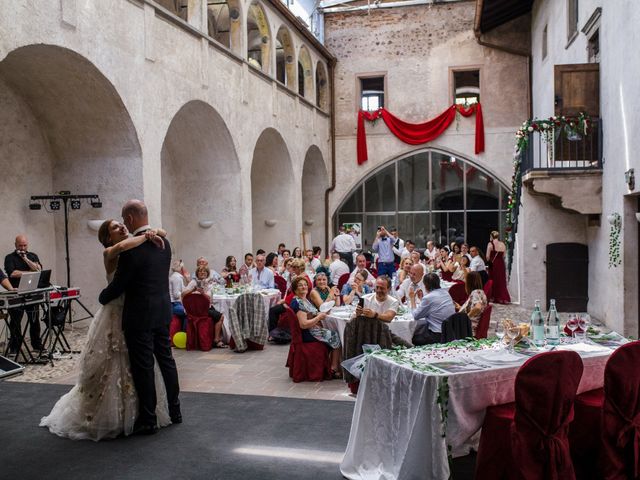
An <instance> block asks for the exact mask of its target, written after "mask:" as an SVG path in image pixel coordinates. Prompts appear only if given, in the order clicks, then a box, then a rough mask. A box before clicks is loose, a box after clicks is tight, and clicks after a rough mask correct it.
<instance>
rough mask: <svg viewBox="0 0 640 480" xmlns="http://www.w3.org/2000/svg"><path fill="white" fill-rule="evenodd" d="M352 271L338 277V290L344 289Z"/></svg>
mask: <svg viewBox="0 0 640 480" xmlns="http://www.w3.org/2000/svg"><path fill="white" fill-rule="evenodd" d="M350 276H351V274H350V273H343V274H342V275H340V278H339V279H338V290H340V291H342V287H344V286H345V284H346V283H347V282H348V281H349V277H350Z"/></svg>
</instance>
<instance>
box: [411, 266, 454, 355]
mask: <svg viewBox="0 0 640 480" xmlns="http://www.w3.org/2000/svg"><path fill="white" fill-rule="evenodd" d="M423 283H424V287H425V290H426V291H427V294H426V295H425V296H424V297H422V301H421V302H420V304H419V305H417V306H416V293H415V292H414V291H409V301H410V304H411V313H413V318H414V319H415V320H416V321H417V326H416V330H415V332H414V334H413V344H414V345H427V344H431V343H438V342H440V339H441V338H442V322H444V321H445V320H446V319H447V318H449V317H450V316H451V315H453V314H454V313H456V309H455V306H454V305H453V300H452V299H451V295H449V292H448V291H447V290H445V289H443V288H440V278H439V277H438V275H436V274H435V273H428V274H427V275H425V276H424V280H423Z"/></svg>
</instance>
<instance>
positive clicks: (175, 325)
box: [169, 315, 182, 347]
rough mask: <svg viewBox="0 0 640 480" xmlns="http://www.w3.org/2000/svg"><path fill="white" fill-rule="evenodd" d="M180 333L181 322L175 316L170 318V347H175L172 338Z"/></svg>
mask: <svg viewBox="0 0 640 480" xmlns="http://www.w3.org/2000/svg"><path fill="white" fill-rule="evenodd" d="M181 331H182V320H181V319H180V317H178V316H177V315H173V316H172V317H171V323H169V339H170V340H171V346H172V347H175V345H174V343H173V336H174V335H175V334H176V333H178V332H181Z"/></svg>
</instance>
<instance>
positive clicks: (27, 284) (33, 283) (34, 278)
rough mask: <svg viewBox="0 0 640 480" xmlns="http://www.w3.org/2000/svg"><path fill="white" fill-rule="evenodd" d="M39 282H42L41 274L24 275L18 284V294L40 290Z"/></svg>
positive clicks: (30, 273)
mask: <svg viewBox="0 0 640 480" xmlns="http://www.w3.org/2000/svg"><path fill="white" fill-rule="evenodd" d="M38 280H40V272H29V273H23V274H22V276H21V277H20V283H19V284H18V292H19V293H23V292H31V291H33V290H35V289H36V288H38Z"/></svg>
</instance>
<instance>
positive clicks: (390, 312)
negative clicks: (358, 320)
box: [356, 275, 400, 322]
mask: <svg viewBox="0 0 640 480" xmlns="http://www.w3.org/2000/svg"><path fill="white" fill-rule="evenodd" d="M375 289H376V293H370V294H368V295H365V296H364V307H360V305H358V306H357V307H356V316H360V315H362V316H364V317H368V318H377V319H378V320H382V321H383V322H391V321H392V320H393V319H394V318H395V316H396V314H397V313H398V306H399V305H400V302H398V300H396V299H395V298H393V297H392V296H391V295H389V290H390V289H391V279H390V278H389V277H387V276H386V275H382V276H381V277H378V278H377V279H376V287H375Z"/></svg>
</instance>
